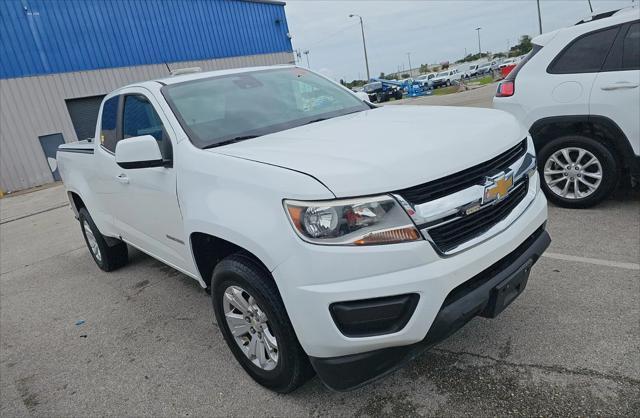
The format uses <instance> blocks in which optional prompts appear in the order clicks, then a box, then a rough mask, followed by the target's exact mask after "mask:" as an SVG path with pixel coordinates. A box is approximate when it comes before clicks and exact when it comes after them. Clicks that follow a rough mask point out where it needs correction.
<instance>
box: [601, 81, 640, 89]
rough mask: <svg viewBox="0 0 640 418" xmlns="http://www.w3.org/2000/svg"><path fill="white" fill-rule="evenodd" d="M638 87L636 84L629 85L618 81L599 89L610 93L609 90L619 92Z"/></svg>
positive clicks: (626, 82)
mask: <svg viewBox="0 0 640 418" xmlns="http://www.w3.org/2000/svg"><path fill="white" fill-rule="evenodd" d="M636 87H638V83H630V82H628V81H618V82H617V83H611V84H606V85H604V86H602V87H600V89H601V90H604V91H611V90H621V89H635V88H636Z"/></svg>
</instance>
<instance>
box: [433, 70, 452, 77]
mask: <svg viewBox="0 0 640 418" xmlns="http://www.w3.org/2000/svg"><path fill="white" fill-rule="evenodd" d="M445 75H449V71H445V72H443V73H438V75H436V77H444V76H445Z"/></svg>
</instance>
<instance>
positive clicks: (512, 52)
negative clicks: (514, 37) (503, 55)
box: [509, 35, 533, 57]
mask: <svg viewBox="0 0 640 418" xmlns="http://www.w3.org/2000/svg"><path fill="white" fill-rule="evenodd" d="M532 48H533V43H532V42H531V36H529V35H522V36H521V37H520V42H519V43H518V45H516V46H512V47H511V49H509V56H511V57H517V56H518V55H524V54H526V53H528V52H529V51H531V49H532Z"/></svg>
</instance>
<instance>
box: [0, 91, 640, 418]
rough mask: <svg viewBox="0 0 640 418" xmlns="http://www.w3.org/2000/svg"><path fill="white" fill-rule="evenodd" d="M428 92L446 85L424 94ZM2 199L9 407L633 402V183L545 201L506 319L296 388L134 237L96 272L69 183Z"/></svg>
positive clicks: (104, 411) (515, 406)
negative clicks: (122, 253) (365, 373)
mask: <svg viewBox="0 0 640 418" xmlns="http://www.w3.org/2000/svg"><path fill="white" fill-rule="evenodd" d="M482 89H487V88H484V87H483V88H482ZM482 89H478V90H476V91H473V92H467V93H462V94H465V95H466V94H469V93H474V94H481V93H482V91H481V90H482ZM490 90H491V92H492V93H493V90H492V89H490ZM478 91H480V93H478ZM443 97H446V96H443ZM487 97H488V96H487ZM432 99H440V100H441V99H442V98H435V97H433V98H423V99H417V100H422V101H431V100H432ZM449 100H451V99H449ZM458 100H460V97H458ZM468 100H471V101H476V100H479V99H478V97H475V96H471V98H468ZM484 100H485V105H486V97H485V99H484ZM405 102H406V101H405ZM429 104H431V103H429ZM0 209H1V212H2V217H1V218H2V219H1V221H0V222H1V225H0V249H1V252H0V272H1V276H0V349H1V350H0V415H1V416H28V415H33V416H88V415H112V416H143V415H152V416H175V415H180V416H203V415H209V416H210V415H217V416H228V415H232V416H256V415H266V416H275V415H277V416H310V415H313V416H317V415H331V416H396V417H397V416H413V415H427V416H434V415H436V416H478V415H480V416H485V415H522V416H533V415H536V416H540V415H544V416H548V415H589V416H593V415H603V416H611V415H626V416H634V415H635V416H637V414H638V411H639V410H640V401H639V399H640V321H639V318H640V265H639V264H638V263H639V260H640V193H638V191H631V190H620V191H618V192H617V193H616V195H615V196H614V197H613V198H611V199H609V200H608V201H606V202H605V203H604V204H601V205H599V206H598V207H596V208H593V209H588V210H580V211H576V210H567V209H561V208H557V207H553V206H551V207H550V208H549V224H548V229H549V232H550V234H551V237H552V239H553V243H552V245H551V247H550V248H549V250H548V253H547V256H545V257H543V258H542V259H541V260H540V261H539V262H538V264H537V265H536V266H535V267H534V269H533V272H532V276H531V277H530V279H529V282H528V285H527V289H526V290H525V292H524V293H523V294H522V295H521V296H520V297H519V298H518V299H517V300H516V301H515V302H514V303H513V304H512V305H511V306H510V307H509V308H508V309H507V310H506V311H505V312H503V313H502V314H501V315H500V316H499V317H498V318H496V319H493V320H488V319H482V318H477V319H474V320H473V321H472V322H470V323H469V324H468V325H467V326H466V327H464V328H463V329H462V330H461V331H459V332H458V333H456V334H455V335H453V336H452V337H451V338H449V339H448V340H446V341H445V342H443V343H441V344H440V345H438V346H436V347H435V348H433V349H431V350H430V351H428V352H426V353H425V354H423V355H422V356H420V357H419V358H417V359H416V360H415V361H413V362H411V363H410V364H408V365H407V366H406V367H404V368H403V369H401V370H399V371H397V372H395V373H394V374H392V375H391V376H389V377H388V378H386V379H383V380H381V381H378V382H376V383H374V384H372V385H369V386H366V387H364V388H362V389H359V390H356V391H354V392H349V393H334V392H331V391H329V390H328V389H326V388H325V387H324V386H323V385H322V383H321V382H319V381H318V379H313V380H312V381H310V382H309V383H308V384H306V385H305V386H303V387H302V388H301V389H299V390H298V391H296V392H294V393H292V394H289V395H277V394H274V393H272V392H269V391H268V390H265V389H263V388H262V387H260V386H258V385H257V384H255V383H254V382H253V381H252V380H251V379H250V378H249V377H248V376H247V375H246V374H245V373H244V371H243V370H242V369H241V367H240V366H239V365H238V364H237V363H236V361H235V359H234V358H233V356H232V355H231V353H230V351H229V350H228V349H227V347H226V345H225V342H224V340H223V338H222V335H221V333H220V331H219V329H218V328H217V326H216V324H215V320H214V318H213V313H212V309H211V302H210V298H209V296H208V295H207V293H206V292H205V291H204V290H202V289H201V288H200V286H199V285H198V284H197V283H196V282H195V281H194V280H192V279H190V278H188V277H186V276H184V275H182V274H181V273H178V272H177V271H175V270H172V269H171V268H169V267H166V266H164V265H163V264H161V263H159V262H158V261H155V260H154V259H152V258H150V257H148V256H146V255H144V254H142V253H140V252H138V251H136V250H131V251H130V255H131V257H130V258H131V261H130V263H129V265H127V266H126V267H124V268H122V269H120V270H117V271H115V272H112V273H104V272H102V271H101V270H99V269H98V268H97V267H96V266H95V264H94V262H93V260H92V259H91V256H90V255H89V253H88V251H87V250H86V248H85V244H84V241H83V239H82V235H81V233H80V228H79V226H78V223H77V221H76V220H75V219H74V218H73V215H72V213H71V211H70V209H69V208H68V206H66V205H65V203H64V190H63V188H62V187H61V186H56V187H53V188H49V189H46V190H42V191H38V192H34V193H29V194H24V195H21V196H16V197H9V198H5V199H2V200H0ZM79 321H84V323H82V324H80V323H79ZM77 323H78V325H76V324H77Z"/></svg>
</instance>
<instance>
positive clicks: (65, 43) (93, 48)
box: [0, 0, 292, 78]
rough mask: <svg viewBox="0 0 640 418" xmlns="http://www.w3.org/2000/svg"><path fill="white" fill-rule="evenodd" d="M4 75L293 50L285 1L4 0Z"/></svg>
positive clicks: (0, 5) (0, 15)
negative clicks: (278, 2) (8, 57)
mask: <svg viewBox="0 0 640 418" xmlns="http://www.w3.org/2000/svg"><path fill="white" fill-rule="evenodd" d="M0 27H1V28H2V36H0V52H1V56H2V57H7V56H10V57H12V59H4V58H3V59H1V60H0V78H15V77H25V76H33V75H42V74H53V73H62V72H74V71H75V72H77V71H83V70H94V69H100V68H114V67H130V66H139V65H148V64H160V63H165V62H180V61H195V60H206V59H214V58H226V57H234V56H243V55H262V54H272V53H280V52H291V51H292V46H291V40H290V39H289V37H288V36H287V34H288V28H287V22H286V16H285V11H284V4H283V3H280V4H276V3H270V2H251V1H238V0H128V1H123V0H56V1H51V0H2V1H0Z"/></svg>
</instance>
